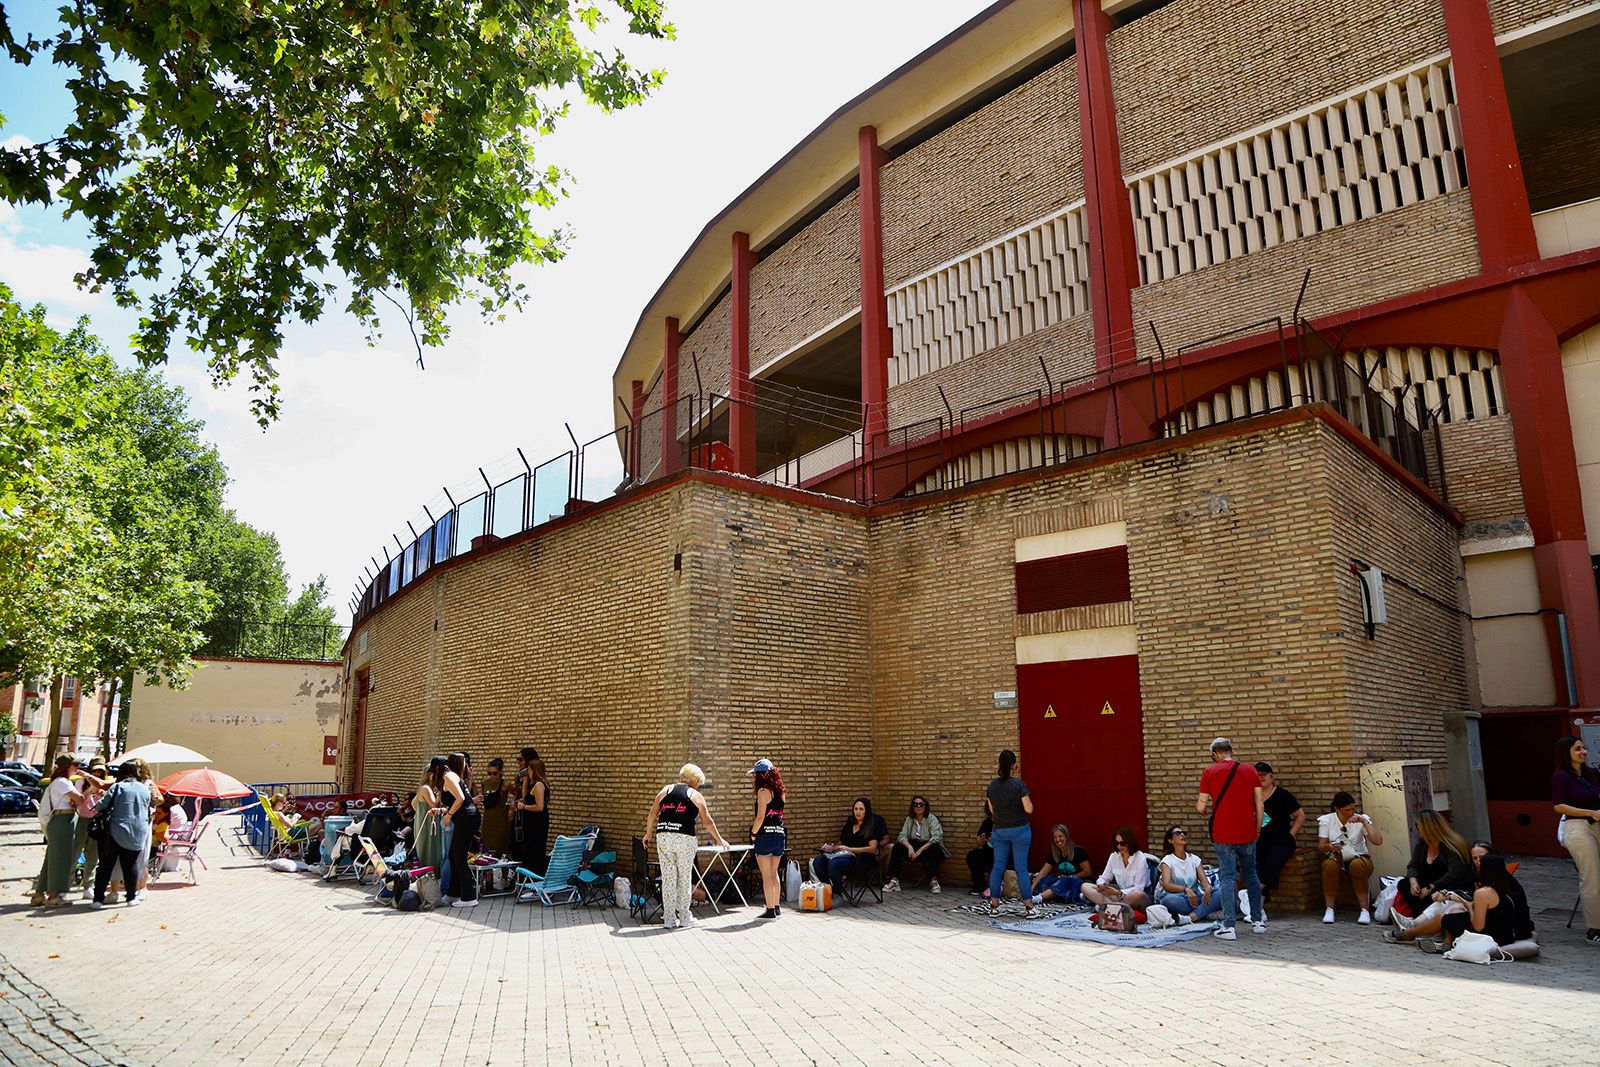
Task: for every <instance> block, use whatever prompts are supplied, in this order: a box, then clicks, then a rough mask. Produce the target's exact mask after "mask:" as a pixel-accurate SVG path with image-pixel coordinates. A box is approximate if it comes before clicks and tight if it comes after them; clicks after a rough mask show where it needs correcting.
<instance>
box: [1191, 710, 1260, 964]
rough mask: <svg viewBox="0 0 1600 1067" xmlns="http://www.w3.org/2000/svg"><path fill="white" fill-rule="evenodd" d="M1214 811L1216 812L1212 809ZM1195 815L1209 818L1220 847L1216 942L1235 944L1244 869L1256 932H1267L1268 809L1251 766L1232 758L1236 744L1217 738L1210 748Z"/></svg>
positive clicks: (1216, 842) (1217, 844) (1218, 856)
mask: <svg viewBox="0 0 1600 1067" xmlns="http://www.w3.org/2000/svg"><path fill="white" fill-rule="evenodd" d="M1213 808H1215V810H1214V811H1213V810H1212V809H1213ZM1194 810H1195V811H1197V812H1199V813H1200V814H1201V815H1204V814H1206V813H1207V812H1211V813H1212V814H1211V842H1212V844H1214V845H1216V846H1217V866H1218V867H1219V868H1221V877H1220V878H1219V881H1220V882H1221V885H1220V886H1218V892H1219V893H1220V894H1221V896H1222V925H1221V926H1219V927H1217V929H1216V930H1214V931H1212V936H1213V937H1219V938H1221V939H1222V940H1224V941H1236V940H1238V935H1237V934H1236V933H1234V930H1233V924H1234V919H1235V917H1236V916H1237V914H1238V911H1239V882H1238V875H1237V873H1236V872H1237V871H1238V869H1239V868H1243V869H1244V884H1245V889H1246V890H1247V891H1248V892H1249V894H1250V895H1249V900H1250V915H1251V917H1252V918H1253V919H1254V920H1255V923H1254V926H1253V929H1254V930H1255V932H1256V933H1258V934H1264V933H1266V932H1267V917H1266V914H1265V913H1264V912H1262V910H1261V879H1260V878H1258V877H1257V876H1256V838H1258V837H1260V836H1261V822H1262V819H1263V817H1264V816H1265V815H1266V809H1265V807H1264V805H1263V803H1262V799H1261V776H1260V775H1258V774H1256V769H1255V768H1254V767H1252V766H1251V765H1250V764H1248V763H1240V762H1239V761H1238V760H1236V759H1234V758H1233V742H1232V741H1229V740H1228V739H1227V738H1226V737H1219V738H1217V739H1216V740H1215V741H1213V742H1211V766H1209V767H1207V768H1206V772H1205V773H1204V774H1202V775H1201V776H1200V795H1199V796H1198V797H1196V798H1195V802H1194Z"/></svg>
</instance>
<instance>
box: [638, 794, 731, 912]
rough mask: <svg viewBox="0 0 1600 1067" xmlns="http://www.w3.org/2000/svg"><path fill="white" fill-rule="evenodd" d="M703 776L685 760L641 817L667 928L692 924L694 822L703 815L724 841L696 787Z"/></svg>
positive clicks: (713, 832) (723, 844)
mask: <svg viewBox="0 0 1600 1067" xmlns="http://www.w3.org/2000/svg"><path fill="white" fill-rule="evenodd" d="M705 784H706V775H705V772H704V771H702V770H701V769H700V768H699V767H697V766H695V765H694V764H693V763H685V764H684V765H683V767H682V769H681V770H679V771H678V780H677V781H676V782H671V783H669V784H667V785H664V786H662V787H661V789H660V791H659V792H657V793H656V798H655V800H653V801H651V803H650V810H649V811H647V812H645V816H644V835H643V836H644V847H645V848H649V847H650V842H651V841H652V840H653V841H655V843H656V856H657V858H658V859H659V860H660V861H661V922H662V924H663V926H664V927H665V928H666V929H668V930H676V929H677V928H678V927H680V926H682V927H684V928H688V927H691V926H693V925H694V916H693V915H692V914H690V912H689V905H690V904H691V903H692V898H691V893H692V891H693V890H692V886H693V884H694V854H695V849H696V848H697V847H698V846H699V839H698V837H697V835H696V828H695V821H696V819H698V818H701V817H703V818H704V819H705V820H706V829H708V830H710V831H711V838H712V840H713V841H715V842H716V843H717V844H718V845H720V846H721V847H723V848H727V847H728V842H727V841H726V840H725V839H724V838H723V836H722V834H720V833H718V832H717V824H716V821H715V820H714V819H712V818H711V810H710V809H709V808H707V807H706V798H705V797H704V796H703V795H702V794H701V792H700V787H701V786H702V785H705Z"/></svg>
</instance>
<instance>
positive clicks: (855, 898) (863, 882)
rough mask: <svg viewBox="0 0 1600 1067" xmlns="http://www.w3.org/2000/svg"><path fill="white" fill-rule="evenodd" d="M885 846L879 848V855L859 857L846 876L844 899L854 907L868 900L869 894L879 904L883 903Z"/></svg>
mask: <svg viewBox="0 0 1600 1067" xmlns="http://www.w3.org/2000/svg"><path fill="white" fill-rule="evenodd" d="M882 857H883V846H882V845H880V846H878V853H877V855H874V856H857V857H856V862H855V865H854V866H853V867H851V868H850V870H849V872H848V873H846V874H845V876H844V887H843V889H844V899H845V900H848V901H849V902H850V904H851V906H852V907H854V906H856V905H858V904H860V903H861V902H862V901H863V900H865V899H866V897H867V894H869V893H870V894H872V896H873V897H875V898H876V899H877V901H878V903H879V904H882V903H883V859H882Z"/></svg>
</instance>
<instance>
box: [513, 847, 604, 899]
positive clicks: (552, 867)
mask: <svg viewBox="0 0 1600 1067" xmlns="http://www.w3.org/2000/svg"><path fill="white" fill-rule="evenodd" d="M593 840H594V838H592V837H558V838H556V846H555V848H552V849H551V850H550V862H549V864H548V865H547V866H546V867H545V870H544V873H543V874H535V873H534V872H533V871H530V870H528V869H527V868H526V867H518V868H517V875H516V878H517V886H516V892H517V899H518V900H519V901H531V900H537V901H539V902H540V903H541V904H543V905H544V906H545V907H547V908H548V907H551V906H552V905H554V904H555V903H556V897H557V896H558V895H559V896H561V897H562V899H563V900H564V901H568V902H576V901H577V899H578V898H579V896H580V895H581V892H582V885H583V883H582V882H580V881H579V880H578V868H579V867H580V866H581V865H582V864H583V854H584V852H586V851H587V850H588V848H589V844H590V842H592V841H593Z"/></svg>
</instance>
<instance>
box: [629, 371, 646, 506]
mask: <svg viewBox="0 0 1600 1067" xmlns="http://www.w3.org/2000/svg"><path fill="white" fill-rule="evenodd" d="M628 418H629V423H630V429H629V430H628V472H629V473H630V474H632V475H633V477H634V479H635V480H636V481H637V480H638V479H640V478H643V477H644V475H645V472H644V471H643V470H642V469H640V468H641V467H642V466H643V460H644V449H643V448H642V447H641V446H640V444H641V443H640V440H639V439H640V437H641V436H642V435H641V433H640V430H641V429H642V428H643V426H644V383H643V382H641V381H640V380H639V379H637V378H635V379H634V380H633V406H632V407H631V408H629V409H628Z"/></svg>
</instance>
